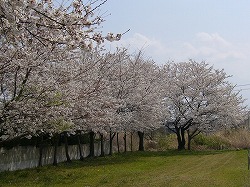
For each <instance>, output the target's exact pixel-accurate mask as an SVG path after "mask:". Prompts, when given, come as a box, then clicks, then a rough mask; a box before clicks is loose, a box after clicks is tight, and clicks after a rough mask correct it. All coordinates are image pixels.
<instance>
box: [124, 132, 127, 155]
mask: <svg viewBox="0 0 250 187" xmlns="http://www.w3.org/2000/svg"><path fill="white" fill-rule="evenodd" d="M123 140H124V152H125V153H126V152H127V133H126V131H125V132H124V136H123Z"/></svg>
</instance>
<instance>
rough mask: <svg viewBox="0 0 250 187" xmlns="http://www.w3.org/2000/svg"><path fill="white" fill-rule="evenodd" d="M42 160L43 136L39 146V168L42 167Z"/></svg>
mask: <svg viewBox="0 0 250 187" xmlns="http://www.w3.org/2000/svg"><path fill="white" fill-rule="evenodd" d="M42 158H43V135H41V140H40V144H39V161H38V166H39V167H40V166H42V164H43V163H42Z"/></svg>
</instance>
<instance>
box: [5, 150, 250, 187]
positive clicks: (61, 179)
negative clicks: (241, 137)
mask: <svg viewBox="0 0 250 187" xmlns="http://www.w3.org/2000/svg"><path fill="white" fill-rule="evenodd" d="M0 186H20V187H21V186H112V187H115V186H144V187H145V186H202V187H204V186H227V187H229V186H250V171H248V170H247V151H246V150H242V151H198V152H194V151H192V152H189V151H183V152H182V151H181V152H179V151H166V152H134V153H126V154H120V155H118V154H115V155H114V156H112V157H108V156H107V157H105V158H95V159H86V160H85V161H83V162H81V161H74V162H73V163H71V164H67V163H62V164H60V165H59V166H57V167H54V166H45V167H41V168H35V169H27V170H22V171H15V172H3V173H0Z"/></svg>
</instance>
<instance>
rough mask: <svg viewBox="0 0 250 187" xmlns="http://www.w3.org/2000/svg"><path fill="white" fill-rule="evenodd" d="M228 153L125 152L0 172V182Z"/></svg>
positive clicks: (185, 151) (186, 151)
mask: <svg viewBox="0 0 250 187" xmlns="http://www.w3.org/2000/svg"><path fill="white" fill-rule="evenodd" d="M225 152H228V150H223V151H188V150H183V151H178V150H168V151H136V152H126V153H120V154H118V153H116V154H113V155H112V156H105V157H94V158H85V159H84V160H83V161H80V160H73V161H72V162H70V163H67V162H62V163H59V164H58V166H53V165H46V166H42V167H37V168H31V169H24V170H17V171H5V172H0V181H1V179H3V178H4V177H5V176H7V175H9V174H10V175H15V176H20V177H22V175H26V173H27V172H28V173H29V172H35V173H43V172H46V171H47V170H48V169H49V170H50V169H52V170H54V171H55V172H56V171H57V170H58V171H60V170H62V169H64V170H65V169H66V170H67V169H72V168H84V167H91V166H105V165H116V164H122V163H131V162H136V161H138V160H139V159H140V158H145V157H174V156H184V155H187V156H192V155H215V154H222V153H225Z"/></svg>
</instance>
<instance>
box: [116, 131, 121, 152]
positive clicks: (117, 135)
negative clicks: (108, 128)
mask: <svg viewBox="0 0 250 187" xmlns="http://www.w3.org/2000/svg"><path fill="white" fill-rule="evenodd" d="M116 144H117V151H118V153H120V144H119V133H118V132H117V133H116Z"/></svg>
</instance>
